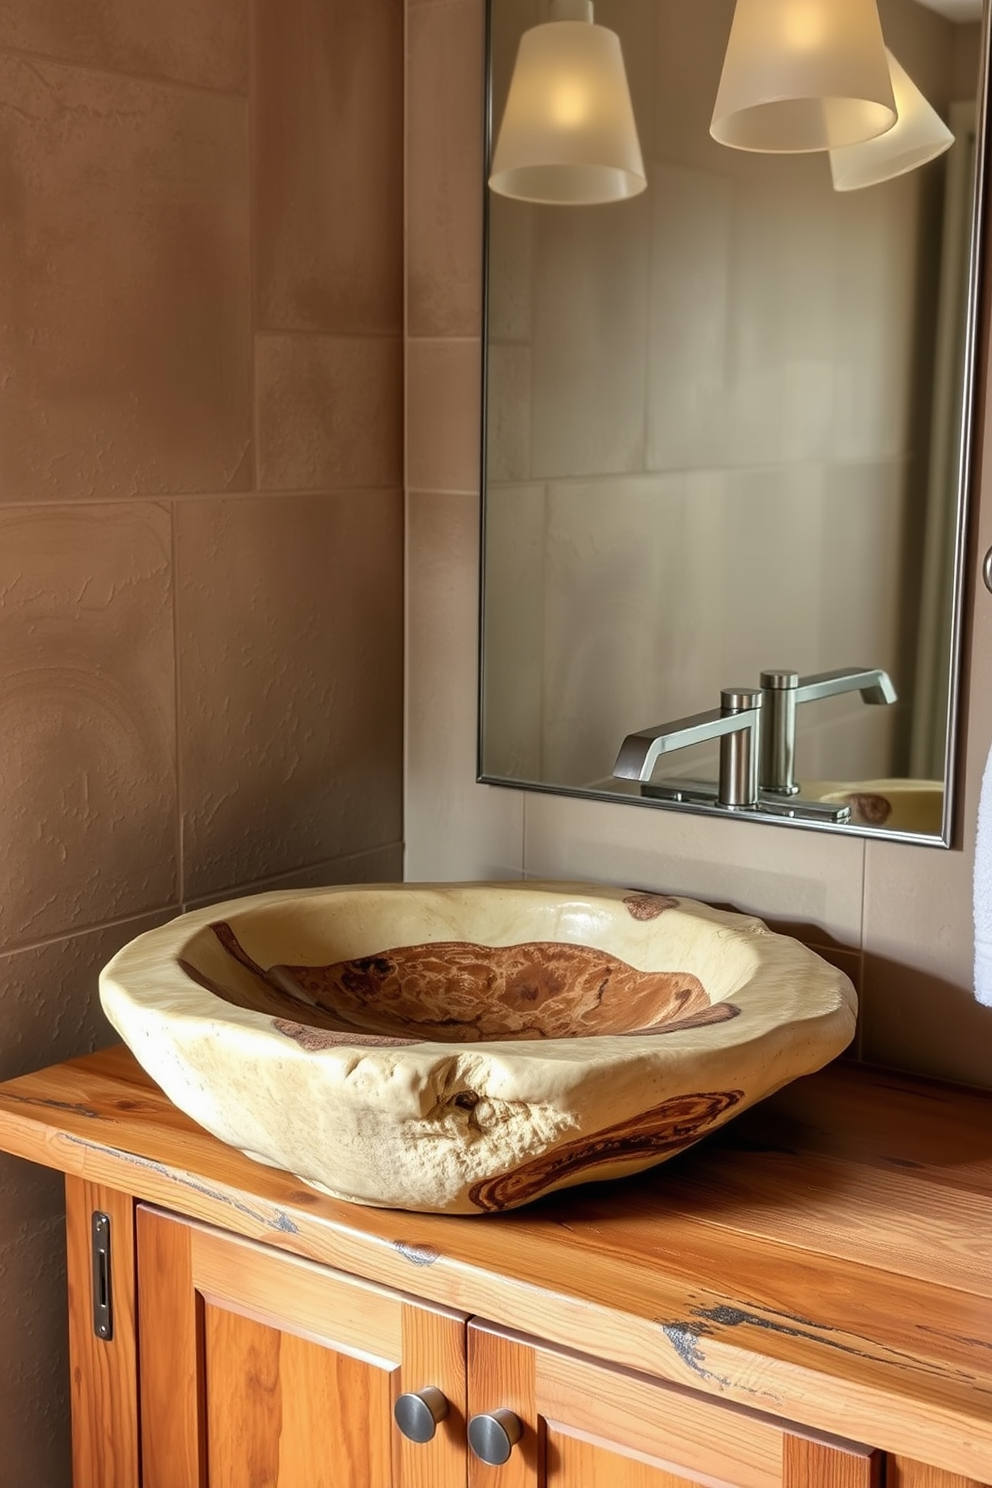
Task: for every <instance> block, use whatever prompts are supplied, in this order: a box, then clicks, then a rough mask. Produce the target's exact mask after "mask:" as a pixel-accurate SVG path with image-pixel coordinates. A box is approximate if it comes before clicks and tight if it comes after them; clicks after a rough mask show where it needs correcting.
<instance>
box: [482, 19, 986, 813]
mask: <svg viewBox="0 0 992 1488" xmlns="http://www.w3.org/2000/svg"><path fill="white" fill-rule="evenodd" d="M733 14H734V6H733V0H597V4H596V15H595V19H596V22H597V23H598V24H599V25H601V26H604V27H608V28H610V29H611V30H613V31H615V32H616V34H617V35H618V36H619V38H620V43H621V47H622V52H623V58H624V61H625V64H626V72H627V78H628V81H629V87H630V93H631V98H632V102H633V108H634V115H635V118H636V124H637V134H638V137H639V141H640V147H641V150H642V152H643V159H644V169H645V173H646V176H647V181H648V185H647V189H646V190H645V191H643V192H642V193H641V194H639V195H636V196H633V197H632V198H630V199H628V200H620V201H615V202H610V203H609V204H608V205H582V206H561V205H543V204H534V203H531V202H526V201H521V200H518V199H511V198H507V197H504V196H501V195H498V194H496V193H495V192H493V193H490V195H489V201H488V214H489V215H488V229H487V250H488V323H487V349H486V370H487V403H486V469H485V504H484V528H485V533H484V615H483V657H482V660H483V667H482V679H483V680H482V734H481V777H482V778H483V779H485V780H488V781H495V782H506V783H512V784H514V785H518V786H519V785H523V786H533V787H535V788H539V789H552V790H562V791H566V792H570V793H583V794H584V793H592V794H595V795H605V796H607V797H610V798H614V799H616V798H620V799H626V800H636V801H637V802H639V803H642V804H650V805H654V806H660V807H668V808H674V809H689V810H726V809H728V807H729V808H731V809H738V808H739V805H740V803H739V801H738V800H737V799H736V795H737V794H739V789H738V788H740V789H743V791H744V797H745V802H744V806H745V809H744V810H743V811H741V812H740V814H741V815H744V816H749V815H750V811H749V810H748V809H747V806H748V803H749V801H750V797H749V795H748V790H747V772H748V770H749V769H751V770H753V771H754V773H755V776H756V779H757V781H758V784H759V785H760V786H761V790H760V793H758V796H757V809H759V810H760V811H761V812H762V813H764V812H766V811H767V812H769V813H771V815H770V818H769V819H776V820H793V821H797V822H799V824H801V825H807V826H815V827H818V828H820V827H825V828H829V829H832V830H833V829H835V830H841V831H847V832H850V831H855V832H867V833H884V834H889V833H892V834H895V835H907V836H909V837H912V838H922V839H925V840H931V841H934V842H939V841H941V840H944V841H947V840H948V838H949V822H950V816H951V811H950V805H951V803H950V787H951V784H952V782H951V780H950V777H949V773H948V769H947V761H948V760H949V759H950V758H951V757H952V752H953V748H952V747H953V719H954V713H955V694H956V675H957V651H958V634H957V632H958V591H959V583H960V568H961V551H962V540H963V523H964V499H963V497H964V491H965V489H966V486H967V475H968V469H967V466H968V460H967V444H968V430H969V407H970V397H971V375H970V366H971V351H970V342H971V334H972V320H973V308H972V307H973V300H974V295H973V293H972V289H971V280H972V267H971V266H972V226H973V221H974V218H975V201H976V195H977V190H978V186H977V169H976V160H977V158H978V153H979V152H978V151H977V150H976V141H975V136H976V99H977V97H978V93H979V79H980V75H982V73H983V66H982V54H983V41H982V35H983V32H982V16H981V4H980V3H979V0H927V3H925V4H924V3H915V0H881V3H880V4H879V15H880V18H881V22H882V30H883V33H884V39H885V44H886V46H887V47H888V48H889V51H890V52H891V54H892V55H893V56H894V57H895V58H896V59H898V63H899V64H900V66H901V68H902V69H904V70H905V73H906V74H908V76H909V77H910V78H911V79H912V81H913V83H914V84H915V86H916V88H917V89H918V90H919V91H920V92H921V93H922V94H923V95H924V97H925V99H926V101H927V102H928V103H929V105H930V106H931V107H932V109H933V110H934V111H935V112H936V113H937V114H938V115H939V117H940V119H941V120H943V121H944V124H945V125H946V126H947V127H948V128H949V129H950V131H951V133H952V134H953V136H954V142H953V144H952V145H951V146H950V148H949V149H946V150H945V151H944V153H942V154H940V155H939V156H938V157H937V158H932V159H929V160H928V161H927V163H925V164H923V165H920V166H919V167H918V168H915V169H911V170H909V171H907V172H906V173H905V174H902V175H899V176H896V177H894V178H892V179H888V180H885V181H884V182H883V183H882V184H874V185H870V186H865V187H861V188H860V189H859V188H858V187H855V189H836V186H835V175H836V162H835V169H834V170H832V169H831V158H830V152H828V151H822V150H821V151H817V152H814V153H805V154H758V153H752V152H751V151H745V150H740V149H731V148H728V147H726V146H725V145H721V144H719V143H717V142H716V141H715V140H714V139H713V138H712V137H711V135H710V132H709V131H710V123H711V118H712V115H713V108H714V100H715V99H716V97H717V91H718V87H719V84H720V78H721V68H722V65H723V59H724V54H725V52H726V50H727V43H728V38H729V36H730V31H731V22H732V19H733ZM545 19H547V12H546V10H545V9H544V6H543V5H542V4H541V3H538V0H492V4H491V20H490V25H491V37H490V39H491V76H490V87H491V111H492V117H493V121H494V126H498V124H499V121H500V120H501V118H502V116H503V110H504V107H505V101H506V96H507V92H508V89H509V85H510V78H511V75H512V72H513V67H514V60H515V58H516V55H517V48H518V43H519V41H520V38H521V35H522V34H523V33H524V32H525V31H527V30H528V29H529V28H531V27H534V26H536V25H538V24H540V23H541V22H542V21H544V20H545ZM728 690H729V691H730V693H732V694H734V696H732V697H731V698H730V701H729V703H728V699H727V697H724V696H722V695H723V694H724V693H725V692H727V691H728ZM731 707H736V709H737V712H738V713H739V714H740V715H741V717H742V718H743V715H744V714H745V713H747V712H748V711H749V709H750V712H751V713H752V714H754V715H756V717H755V720H754V724H755V726H754V727H753V728H752V727H751V726H750V725H749V724H745V723H743V722H741V723H740V725H739V726H737V727H733V725H727V726H726V727H723V726H722V725H721V724H720V719H721V718H723V717H725V716H726V715H727V712H728V708H731ZM699 715H703V716H704V717H705V718H709V719H710V720H711V721H712V720H716V731H715V732H714V730H713V728H709V729H707V728H704V727H702V728H696V729H695V731H693V729H692V728H687V727H685V725H686V720H689V721H690V722H692V721H694V720H697V719H698V717H699ZM731 728H732V731H729V730H730V729H731ZM645 736H647V743H644V737H645ZM638 740H641V742H640V743H639V742H638ZM658 741H661V743H660V747H655V746H656V745H658ZM747 756H750V758H748V757H747ZM625 760H626V770H625V769H624V761H625ZM615 771H619V773H614V772H615ZM742 782H743V784H742ZM728 796H729V799H727V797H728ZM721 800H722V801H723V802H724V804H723V806H721V805H720V804H719V803H720V801H721Z"/></svg>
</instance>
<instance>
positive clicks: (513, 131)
mask: <svg viewBox="0 0 992 1488" xmlns="http://www.w3.org/2000/svg"><path fill="white" fill-rule="evenodd" d="M552 15H553V17H554V19H553V20H551V21H548V22H546V23H545V24H544V25H540V26H534V27H532V28H531V29H530V30H529V31H525V32H524V34H523V36H522V37H521V38H520V47H519V50H518V52H517V61H516V66H515V67H514V70H513V78H512V80H511V82H510V92H509V96H508V97H507V101H506V109H505V111H504V114H503V122H502V124H501V126H500V131H499V138H498V139H497V141H496V149H495V150H494V152H493V159H492V167H491V174H490V177H489V185H490V187H491V188H492V190H493V191H495V192H498V193H499V195H500V196H512V197H516V198H518V199H519V200H520V201H531V202H544V203H547V204H550V205H558V206H592V205H595V204H596V203H599V202H612V201H623V200H624V199H625V198H626V197H629V196H636V195H637V194H638V192H641V191H643V190H644V188H645V186H646V185H647V178H646V177H645V174H644V161H643V160H642V158H641V147H640V143H639V141H638V138H637V126H636V124H635V123H634V110H633V108H632V106H631V102H630V90H629V88H628V87H627V74H626V72H625V71H624V65H623V54H622V52H621V50H620V38H619V37H618V36H617V35H616V33H615V32H613V31H609V30H607V29H606V27H605V26H596V25H594V24H593V18H592V4H591V3H590V0H553V4H552Z"/></svg>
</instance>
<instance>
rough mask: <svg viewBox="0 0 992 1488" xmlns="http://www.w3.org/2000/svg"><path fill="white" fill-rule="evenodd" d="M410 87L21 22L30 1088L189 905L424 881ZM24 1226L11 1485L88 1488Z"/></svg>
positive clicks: (2, 1253) (398, 20)
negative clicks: (408, 567)
mask: <svg viewBox="0 0 992 1488" xmlns="http://www.w3.org/2000/svg"><path fill="white" fill-rule="evenodd" d="M402 73H403V9H402V5H401V3H400V0H364V3H363V4H362V5H355V4H353V3H351V0H211V3H210V4H204V3H202V0H142V3H141V4H140V5H135V4H133V3H131V0H73V3H72V4H65V3H63V0H23V3H22V0H11V3H9V4H5V5H4V6H3V7H0V176H2V193H0V194H2V200H3V209H2V212H0V262H2V264H3V275H2V283H0V841H2V843H3V853H2V855H0V1020H2V1021H0V1030H2V1032H0V1078H7V1077H10V1076H13V1075H15V1074H17V1073H20V1072H23V1071H25V1070H27V1069H29V1068H32V1067H37V1066H39V1065H43V1064H47V1063H50V1062H52V1061H55V1060H57V1059H60V1058H63V1057H66V1056H70V1055H73V1054H78V1053H81V1052H83V1051H85V1050H87V1049H89V1048H92V1047H95V1046H97V1045H99V1044H102V1043H105V1042H107V1041H108V1040H109V1039H110V1037H111V1036H112V1035H111V1031H110V1030H109V1027H108V1025H107V1024H106V1023H105V1021H104V1020H103V1018H102V1014H101V1013H100V1011H99V1007H98V1003H97V998H96V979H97V973H98V970H99V968H100V966H101V965H102V964H103V963H104V962H105V961H106V960H107V959H108V958H109V957H110V955H111V954H112V953H113V952H114V951H115V950H116V949H117V948H118V947H119V946H120V945H121V944H122V943H123V942H124V941H125V940H127V939H129V938H130V937H132V936H133V935H135V934H137V933H138V932H139V931H141V930H143V929H145V928H148V927H150V926H151V925H153V924H155V923H157V922H159V921H161V920H162V919H164V918H167V917H169V916H170V915H173V914H175V913H177V912H178V911H179V910H180V909H181V908H182V907H184V906H185V905H188V904H191V903H202V902H204V901H209V900H211V899H216V898H217V897H219V896H224V895H227V894H235V893H240V892H243V891H245V890H246V889H252V888H255V887H263V886H264V887H270V886H271V887H279V886H284V885H285V886H290V885H297V884H304V885H305V884H310V883H319V882H326V881H329V880H356V879H357V880H362V879H372V878H390V877H392V878H396V877H399V876H400V873H401V871H402V870H401V847H400V838H401V828H402V821H401V783H402V782H401V773H402V772H401V760H402V687H403V642H402V625H403V607H402V606H403V601H402V582H403V572H402V553H403V546H402V544H403V537H402V524H403V505H402V489H401V487H402V445H403V434H402V422H403V401H402V375H403V361H402V333H403V322H402V304H403V272H402V263H403V259H402V252H403V249H402ZM446 329H447V328H446ZM0 1194H2V1201H0V1319H2V1321H3V1324H4V1335H5V1338H6V1339H7V1343H6V1346H5V1348H4V1350H3V1355H2V1358H0V1442H2V1443H3V1453H4V1461H3V1466H2V1468H0V1479H2V1481H3V1482H5V1483H6V1482H8V1481H9V1482H11V1483H14V1482H18V1483H23V1484H27V1485H31V1488H35V1485H36V1488H42V1485H43V1488H67V1485H68V1483H69V1467H68V1429H67V1419H66V1394H67V1391H66V1385H67V1378H66V1363H65V1338H64V1335H65V1323H64V1315H65V1295H64V1281H63V1265H62V1260H61V1251H62V1240H61V1210H60V1185H59V1184H58V1183H57V1182H56V1181H55V1180H54V1179H53V1178H52V1177H51V1176H50V1175H45V1174H41V1173H38V1172H37V1171H36V1170H34V1169H32V1168H29V1167H28V1166H27V1165H26V1164H19V1163H17V1162H15V1161H13V1160H5V1161H3V1162H2V1163H0Z"/></svg>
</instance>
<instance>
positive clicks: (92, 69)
mask: <svg viewBox="0 0 992 1488" xmlns="http://www.w3.org/2000/svg"><path fill="white" fill-rule="evenodd" d="M0 56H3V57H10V58H12V59H13V60H15V61H17V62H25V63H29V64H30V63H38V62H40V63H43V64H44V65H46V66H49V67H62V68H65V69H66V71H68V72H84V73H87V74H89V75H90V76H95V77H104V78H122V79H124V80H125V81H126V82H131V83H147V84H148V85H149V86H151V87H155V88H165V89H167V90H168V91H169V92H178V93H199V94H202V95H203V96H204V97H207V98H226V99H229V100H230V101H231V102H233V103H240V104H246V103H247V102H248V94H247V92H242V91H241V89H238V88H217V87H212V86H211V85H210V84H209V83H193V82H188V81H186V80H185V79H183V78H171V77H164V76H160V75H159V74H158V73H154V72H134V71H132V70H131V69H130V68H128V67H110V66H106V67H101V66H100V65H99V64H98V63H96V62H81V61H78V60H75V59H73V58H71V57H60V56H57V55H56V54H55V53H53V52H43V51H34V50H32V48H30V47H16V46H0Z"/></svg>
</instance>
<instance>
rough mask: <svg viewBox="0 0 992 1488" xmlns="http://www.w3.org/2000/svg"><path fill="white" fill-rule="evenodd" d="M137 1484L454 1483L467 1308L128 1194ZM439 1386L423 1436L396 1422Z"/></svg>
mask: <svg viewBox="0 0 992 1488" xmlns="http://www.w3.org/2000/svg"><path fill="white" fill-rule="evenodd" d="M136 1241H137V1297H138V1316H139V1320H140V1328H139V1379H140V1410H139V1415H140V1422H141V1456H142V1479H141V1481H142V1488H256V1485H257V1488H339V1485H340V1488H345V1485H347V1488H435V1485H436V1488H445V1485H447V1484H451V1485H452V1488H454V1485H455V1484H457V1483H460V1482H462V1481H463V1480H464V1448H463V1445H462V1443H463V1440H464V1429H465V1428H464V1409H465V1318H464V1317H463V1316H461V1315H460V1314H458V1313H456V1312H451V1311H449V1310H447V1309H445V1308H438V1307H427V1306H423V1305H421V1304H418V1303H414V1302H412V1301H410V1300H408V1299H406V1298H404V1297H403V1296H401V1295H400V1294H398V1293H396V1292H392V1291H389V1290H387V1289H386V1288H384V1287H378V1286H373V1285H371V1284H370V1283H368V1282H363V1281H360V1280H358V1279H357V1278H355V1277H353V1276H346V1275H343V1274H342V1273H340V1272H335V1271H331V1270H329V1269H328V1268H327V1267H324V1266H316V1265H314V1264H313V1263H312V1262H311V1261H305V1260H300V1259H299V1258H297V1257H295V1256H292V1255H286V1254H282V1253H281V1252H279V1251H274V1250H271V1249H269V1248H268V1247H266V1246H262V1245H257V1244H255V1243H254V1242H252V1241H250V1240H243V1239H241V1238H239V1237H237V1236H233V1235H226V1234H224V1233H223V1232H222V1231H219V1230H216V1229H213V1228H210V1227H208V1226H206V1225H200V1224H193V1223H190V1222H188V1221H185V1220H182V1219H179V1218H177V1217H176V1216H174V1215H171V1214H165V1213H162V1212H161V1211H158V1210H156V1209H152V1208H149V1207H146V1206H145V1205H139V1206H138V1210H137V1223H136ZM425 1385H429V1386H433V1387H434V1388H437V1389H440V1390H441V1391H442V1393H443V1395H444V1396H445V1398H446V1400H447V1402H448V1414H447V1416H446V1418H445V1419H443V1420H442V1421H441V1422H440V1423H439V1425H438V1427H437V1430H436V1433H435V1435H434V1438H433V1440H432V1441H430V1442H426V1443H418V1444H414V1443H412V1442H410V1441H407V1440H406V1438H405V1437H403V1436H402V1435H401V1434H400V1432H399V1431H398V1430H397V1429H396V1426H395V1424H394V1422H393V1404H394V1402H395V1400H396V1398H397V1397H398V1396H399V1395H400V1394H402V1393H403V1392H405V1391H409V1392H411V1393H413V1392H415V1391H417V1390H419V1389H421V1388H423V1387H424V1386H425Z"/></svg>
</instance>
